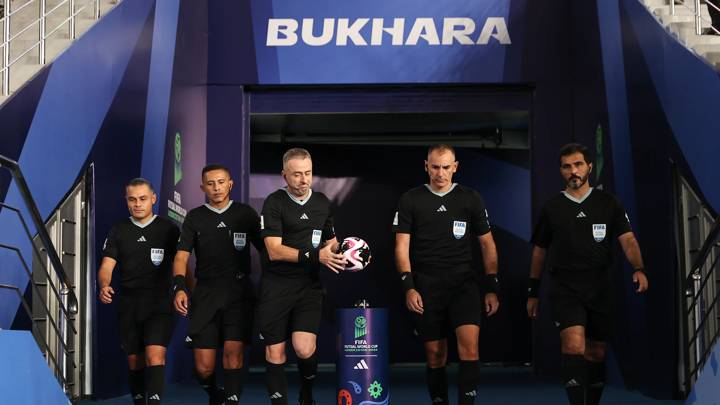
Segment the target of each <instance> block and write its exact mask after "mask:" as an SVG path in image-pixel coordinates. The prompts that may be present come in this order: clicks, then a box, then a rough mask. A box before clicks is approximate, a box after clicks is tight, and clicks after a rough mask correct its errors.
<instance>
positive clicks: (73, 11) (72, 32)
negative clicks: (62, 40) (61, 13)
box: [68, 0, 75, 40]
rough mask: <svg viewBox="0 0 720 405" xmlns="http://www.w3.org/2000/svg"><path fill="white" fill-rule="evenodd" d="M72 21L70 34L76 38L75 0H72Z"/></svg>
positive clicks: (72, 37) (71, 37)
mask: <svg viewBox="0 0 720 405" xmlns="http://www.w3.org/2000/svg"><path fill="white" fill-rule="evenodd" d="M68 3H70V23H69V26H68V31H69V32H68V35H69V36H70V39H71V40H73V39H75V0H70V1H69V2H68Z"/></svg>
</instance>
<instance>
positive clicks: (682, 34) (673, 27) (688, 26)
mask: <svg viewBox="0 0 720 405" xmlns="http://www.w3.org/2000/svg"><path fill="white" fill-rule="evenodd" d="M709 26H710V23H709V22H705V21H704V20H703V21H702V25H701V29H702V28H708V27H709ZM667 27H668V28H669V29H670V32H673V33H675V34H677V36H678V37H679V38H681V39H682V40H683V41H687V38H689V37H691V36H696V35H697V34H696V33H695V22H694V21H693V22H674V23H670V24H668V25H667Z"/></svg>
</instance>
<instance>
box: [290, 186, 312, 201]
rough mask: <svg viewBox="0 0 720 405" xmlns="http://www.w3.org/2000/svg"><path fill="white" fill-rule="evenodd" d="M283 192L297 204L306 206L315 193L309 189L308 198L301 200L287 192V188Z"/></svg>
mask: <svg viewBox="0 0 720 405" xmlns="http://www.w3.org/2000/svg"><path fill="white" fill-rule="evenodd" d="M283 190H285V192H286V193H287V195H288V197H290V199H291V200H293V201H294V202H295V203H296V204H300V205H305V203H307V202H308V200H309V199H310V197H312V193H313V192H312V189H309V190H308V195H307V197H305V199H303V200H301V199H299V198H297V197H295V196H294V195H292V194H290V192H289V191H288V190H287V188H284V189H283Z"/></svg>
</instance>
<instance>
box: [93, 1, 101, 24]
mask: <svg viewBox="0 0 720 405" xmlns="http://www.w3.org/2000/svg"><path fill="white" fill-rule="evenodd" d="M94 3H95V19H96V20H97V19H99V18H100V0H95V1H94Z"/></svg>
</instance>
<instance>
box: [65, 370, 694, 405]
mask: <svg viewBox="0 0 720 405" xmlns="http://www.w3.org/2000/svg"><path fill="white" fill-rule="evenodd" d="M448 374H449V381H450V385H451V388H450V402H451V403H452V404H456V403H457V398H456V392H455V390H454V388H455V387H454V385H455V381H456V368H453V367H450V368H449V373H448ZM335 376H336V375H335V373H334V372H321V373H320V374H319V376H318V380H317V383H316V387H315V400H316V401H317V404H318V405H334V404H337V397H336V392H335ZM390 377H391V381H390V393H391V396H390V403H393V404H429V405H430V400H429V399H428V396H427V393H426V391H425V370H424V369H423V368H419V367H416V368H407V367H398V368H392V369H391V373H390ZM297 381H298V375H297V372H293V371H288V382H289V383H290V392H289V398H290V399H291V401H290V402H289V403H290V404H295V403H296V401H295V398H297V388H298V384H297ZM240 403H241V404H253V405H255V404H270V400H269V399H268V397H267V393H266V391H265V386H264V383H263V374H262V373H261V372H253V373H250V375H249V376H248V378H247V381H246V384H245V390H244V392H243V396H242V398H241V399H240ZM475 403H476V404H478V405H501V404H502V405H508V404H512V405H514V404H532V405H564V404H567V399H566V397H565V391H564V390H563V389H562V387H561V386H560V383H559V382H558V381H555V379H552V378H545V377H537V376H535V375H534V374H533V373H532V372H531V371H530V369H527V368H483V369H482V382H481V384H480V387H479V389H478V397H477V400H476V401H475ZM682 403H683V401H679V400H678V401H658V400H654V399H652V398H648V397H645V396H643V395H642V394H640V393H638V392H633V391H628V390H625V389H621V388H618V387H608V388H607V389H606V390H605V393H604V395H603V399H602V401H601V404H603V405H641V404H677V405H679V404H682ZM78 404H80V405H90V404H103V405H121V404H123V405H130V404H132V401H131V400H130V396H129V395H125V396H122V397H118V398H113V399H108V400H104V401H89V400H86V401H80V402H79V403H78ZM163 404H166V405H189V404H203V405H204V404H207V396H206V395H205V393H204V392H203V391H202V390H201V389H200V386H198V385H197V383H190V382H189V383H186V384H177V383H176V384H170V385H169V386H168V387H167V389H166V392H165V398H164V400H163Z"/></svg>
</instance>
